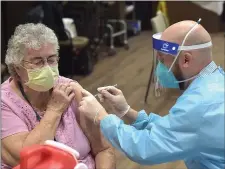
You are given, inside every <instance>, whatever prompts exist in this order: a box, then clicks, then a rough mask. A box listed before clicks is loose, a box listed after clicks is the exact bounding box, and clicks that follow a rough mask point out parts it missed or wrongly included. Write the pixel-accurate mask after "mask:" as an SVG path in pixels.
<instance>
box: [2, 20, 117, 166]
mask: <svg viewBox="0 0 225 169" xmlns="http://www.w3.org/2000/svg"><path fill="white" fill-rule="evenodd" d="M58 50H59V44H58V40H57V37H56V35H55V33H54V32H53V31H52V30H51V29H50V28H48V27H46V26H45V25H43V24H40V23H39V24H32V23H27V24H23V25H19V26H17V27H16V29H15V32H14V34H13V36H12V37H11V39H10V40H9V43H8V49H7V54H6V58H5V61H6V64H7V66H8V70H9V72H10V74H11V76H10V78H9V79H8V80H6V81H5V82H4V83H3V84H2V85H1V116H2V125H1V144H2V156H1V157H2V164H1V167H2V168H4V169H6V168H12V167H14V166H16V165H17V164H18V162H19V159H20V154H19V153H20V151H21V149H23V148H24V147H27V146H30V145H34V144H43V143H44V142H45V141H46V140H55V141H57V142H60V143H63V144H65V145H67V146H69V147H71V148H73V149H75V150H77V151H78V152H79V154H80V157H79V159H78V160H79V161H80V162H82V163H85V164H86V165H87V166H88V168H89V169H94V168H96V169H115V156H114V151H113V148H112V147H111V146H110V145H109V144H108V143H107V141H106V140H105V139H104V138H103V136H102V135H101V132H100V128H99V127H97V126H94V124H93V122H92V121H90V120H89V119H87V118H86V117H84V116H83V115H82V114H80V112H79V111H78V105H77V104H78V102H80V100H81V97H79V93H80V91H81V90H82V87H81V86H80V85H79V84H78V83H77V82H76V81H73V80H71V79H68V78H65V77H62V76H59V71H58V61H59V56H58ZM65 57H66V56H65ZM77 93H78V94H77Z"/></svg>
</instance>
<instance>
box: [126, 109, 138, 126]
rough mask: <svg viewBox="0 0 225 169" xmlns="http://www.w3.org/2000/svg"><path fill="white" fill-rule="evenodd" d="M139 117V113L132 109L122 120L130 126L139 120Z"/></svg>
mask: <svg viewBox="0 0 225 169" xmlns="http://www.w3.org/2000/svg"><path fill="white" fill-rule="evenodd" d="M137 116H138V112H137V111H136V110H134V109H132V108H130V109H129V111H128V112H127V114H126V115H125V116H123V117H122V120H123V121H125V122H126V123H128V124H131V123H133V122H134V121H135V120H136V119H137Z"/></svg>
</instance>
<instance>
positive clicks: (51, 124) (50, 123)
mask: <svg viewBox="0 0 225 169" xmlns="http://www.w3.org/2000/svg"><path fill="white" fill-rule="evenodd" d="M60 118H61V115H59V114H57V113H55V112H53V111H51V112H50V111H49V112H46V113H45V115H44V117H43V118H42V119H41V121H40V123H39V124H38V125H37V126H36V127H35V128H34V129H33V130H32V131H31V132H30V133H29V134H28V135H27V137H26V139H25V140H24V142H23V147H25V146H30V145H33V144H42V143H44V141H46V140H52V139H54V137H55V133H56V129H57V127H58V124H59V122H60Z"/></svg>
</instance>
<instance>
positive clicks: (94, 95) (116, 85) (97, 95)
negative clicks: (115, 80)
mask: <svg viewBox="0 0 225 169" xmlns="http://www.w3.org/2000/svg"><path fill="white" fill-rule="evenodd" d="M113 86H114V87H116V86H117V84H115V85H113ZM107 87H110V86H106V87H105V89H104V90H108V88H107ZM94 96H95V97H97V96H98V94H95V95H94Z"/></svg>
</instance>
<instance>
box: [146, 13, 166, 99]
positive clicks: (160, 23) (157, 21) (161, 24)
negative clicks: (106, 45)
mask: <svg viewBox="0 0 225 169" xmlns="http://www.w3.org/2000/svg"><path fill="white" fill-rule="evenodd" d="M151 24H152V29H153V33H159V32H163V31H164V30H165V29H166V28H167V27H168V26H169V25H168V20H167V18H166V17H165V15H164V14H163V13H162V12H161V11H158V12H157V15H156V16H155V17H153V18H152V19H151ZM152 59H153V60H152V69H151V72H150V77H149V80H148V86H147V90H146V93H145V103H146V102H147V99H148V93H149V90H150V88H151V82H152V80H153V82H155V79H153V75H154V73H155V72H154V71H155V67H156V65H157V60H156V58H155V57H154V56H153V57H152Z"/></svg>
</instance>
